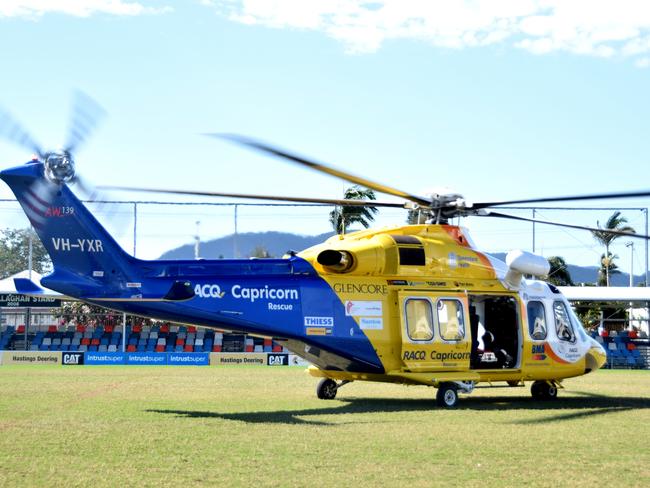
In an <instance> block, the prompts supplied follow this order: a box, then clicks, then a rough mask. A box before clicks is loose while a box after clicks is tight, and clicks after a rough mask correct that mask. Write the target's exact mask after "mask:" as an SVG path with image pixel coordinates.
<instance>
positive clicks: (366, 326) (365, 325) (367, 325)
mask: <svg viewBox="0 0 650 488" xmlns="http://www.w3.org/2000/svg"><path fill="white" fill-rule="evenodd" d="M359 327H361V329H362V330H381V329H383V328H384V319H382V318H381V317H361V318H359Z"/></svg>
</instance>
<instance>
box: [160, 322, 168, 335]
mask: <svg viewBox="0 0 650 488" xmlns="http://www.w3.org/2000/svg"><path fill="white" fill-rule="evenodd" d="M160 332H164V333H165V334H168V333H169V324H163V326H162V327H161V328H160Z"/></svg>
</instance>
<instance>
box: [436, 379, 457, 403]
mask: <svg viewBox="0 0 650 488" xmlns="http://www.w3.org/2000/svg"><path fill="white" fill-rule="evenodd" d="M436 403H437V404H438V406H440V407H445V408H453V407H455V406H456V405H457V404H458V387H457V386H456V385H455V384H454V383H441V384H440V386H439V387H438V393H437V394H436Z"/></svg>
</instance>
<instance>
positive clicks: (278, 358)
mask: <svg viewBox="0 0 650 488" xmlns="http://www.w3.org/2000/svg"><path fill="white" fill-rule="evenodd" d="M266 364H267V365H269V366H289V355H288V354H269V355H268V356H267V358H266Z"/></svg>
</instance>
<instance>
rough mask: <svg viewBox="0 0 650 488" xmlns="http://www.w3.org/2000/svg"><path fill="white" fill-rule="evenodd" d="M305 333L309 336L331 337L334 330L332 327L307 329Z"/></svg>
mask: <svg viewBox="0 0 650 488" xmlns="http://www.w3.org/2000/svg"><path fill="white" fill-rule="evenodd" d="M305 333H306V334H307V335H319V336H324V335H329V334H331V333H332V329H331V328H330V327H307V328H306V329H305Z"/></svg>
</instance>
